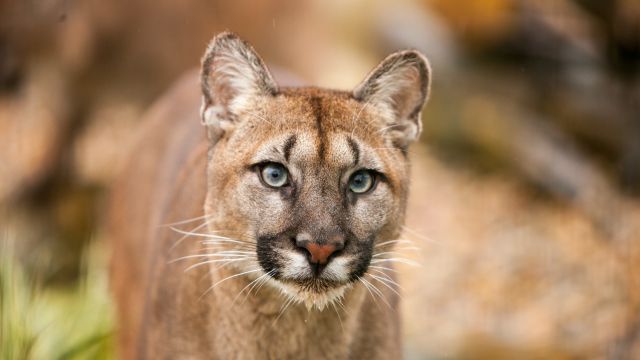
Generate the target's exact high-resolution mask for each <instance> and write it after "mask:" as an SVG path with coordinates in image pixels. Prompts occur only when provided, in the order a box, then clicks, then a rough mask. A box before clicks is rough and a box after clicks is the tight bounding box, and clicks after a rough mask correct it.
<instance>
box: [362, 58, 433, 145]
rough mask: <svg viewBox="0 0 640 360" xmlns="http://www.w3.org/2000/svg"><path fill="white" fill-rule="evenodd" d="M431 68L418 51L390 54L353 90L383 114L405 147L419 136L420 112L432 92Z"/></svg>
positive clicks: (389, 132)
mask: <svg viewBox="0 0 640 360" xmlns="http://www.w3.org/2000/svg"><path fill="white" fill-rule="evenodd" d="M430 82H431V69H430V67H429V61H428V60H427V58H426V57H424V55H422V54H421V53H419V52H418V51H415V50H407V51H400V52H396V53H393V54H391V55H389V56H388V57H387V58H386V59H384V60H383V61H382V62H381V63H380V64H379V65H378V66H377V67H376V68H375V69H373V70H372V71H371V72H370V73H369V75H368V76H367V78H366V79H365V80H364V81H363V82H362V83H360V85H358V86H357V87H356V88H355V90H353V96H354V98H355V99H357V100H358V101H360V102H362V103H363V104H368V105H364V106H373V107H375V108H376V109H378V110H379V111H380V112H381V113H382V114H383V116H384V118H385V121H386V122H387V123H386V125H385V130H384V131H385V132H386V134H387V136H388V137H389V138H390V139H391V141H392V142H393V144H394V145H395V146H398V147H400V148H406V147H407V146H408V145H409V144H410V143H411V142H413V141H415V140H416V139H417V138H418V136H420V131H421V130H422V122H421V121H420V112H421V111H422V107H423V105H424V103H425V101H426V100H427V96H428V95H429V85H430Z"/></svg>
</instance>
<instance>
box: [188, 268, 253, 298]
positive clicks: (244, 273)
mask: <svg viewBox="0 0 640 360" xmlns="http://www.w3.org/2000/svg"><path fill="white" fill-rule="evenodd" d="M232 261H233V260H232ZM256 271H262V270H261V269H254V270H249V271H244V272H241V273H239V274H234V275H231V276H227V277H226V278H224V279H222V280H220V281H218V282H216V283H215V284H213V285H211V287H209V288H208V289H207V291H205V292H204V293H203V294H202V295H201V296H200V299H198V300H201V299H202V298H203V297H204V296H205V295H206V294H207V293H209V291H211V290H213V289H214V288H215V287H216V286H218V285H220V284H222V283H223V282H225V281H227V280H230V279H233V278H236V277H238V276H242V275H247V274H251V273H254V272H256Z"/></svg>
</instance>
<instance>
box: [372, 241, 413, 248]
mask: <svg viewBox="0 0 640 360" xmlns="http://www.w3.org/2000/svg"><path fill="white" fill-rule="evenodd" d="M391 244H414V242H413V241H411V240H407V239H396V240H388V241H384V242H381V243H379V244H377V245H376V246H375V247H381V246H384V245H391Z"/></svg>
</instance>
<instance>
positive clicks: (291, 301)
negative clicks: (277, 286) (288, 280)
mask: <svg viewBox="0 0 640 360" xmlns="http://www.w3.org/2000/svg"><path fill="white" fill-rule="evenodd" d="M293 301H294V297H293V296H289V299H288V300H287V302H285V303H284V305H283V306H282V307H281V308H280V313H279V314H278V316H277V317H276V319H275V320H273V323H272V324H271V326H275V325H276V323H277V322H278V320H279V319H280V317H281V316H282V315H283V314H284V312H285V311H286V310H287V308H288V307H289V306H290V305H291V304H293Z"/></svg>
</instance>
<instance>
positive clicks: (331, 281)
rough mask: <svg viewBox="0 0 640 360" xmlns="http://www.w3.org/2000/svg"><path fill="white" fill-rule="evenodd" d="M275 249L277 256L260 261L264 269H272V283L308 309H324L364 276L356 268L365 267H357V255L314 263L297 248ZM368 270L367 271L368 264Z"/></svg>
mask: <svg viewBox="0 0 640 360" xmlns="http://www.w3.org/2000/svg"><path fill="white" fill-rule="evenodd" d="M274 252H275V253H276V254H277V256H273V257H269V258H268V259H271V260H272V261H260V263H261V266H262V268H263V270H264V271H265V272H270V271H271V274H272V275H271V278H272V279H273V280H274V281H272V284H274V285H275V286H276V287H277V288H278V289H279V290H280V291H281V292H282V293H283V295H285V297H287V298H288V299H290V300H291V301H293V302H296V303H303V304H304V305H305V306H306V307H307V308H308V309H311V308H316V309H318V310H322V309H324V308H325V307H326V306H327V305H330V304H331V303H333V302H335V301H339V300H340V299H341V298H342V297H343V296H344V294H345V292H346V290H348V289H349V288H350V287H351V286H353V284H354V283H355V282H356V281H357V280H358V278H359V277H360V276H359V275H358V273H354V270H353V269H354V267H355V269H359V268H362V266H357V264H358V263H360V262H361V261H359V259H357V258H356V257H354V256H345V255H342V256H339V257H335V258H333V259H332V260H331V261H329V262H328V263H326V264H313V263H310V262H309V261H308V258H307V257H306V256H305V255H304V254H301V253H299V252H296V251H291V250H283V249H276V250H275V251H274ZM259 258H260V256H259ZM274 258H276V259H277V263H276V262H275V261H273V259H274ZM366 265H368V262H367V264H366ZM364 269H365V271H366V266H364Z"/></svg>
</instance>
